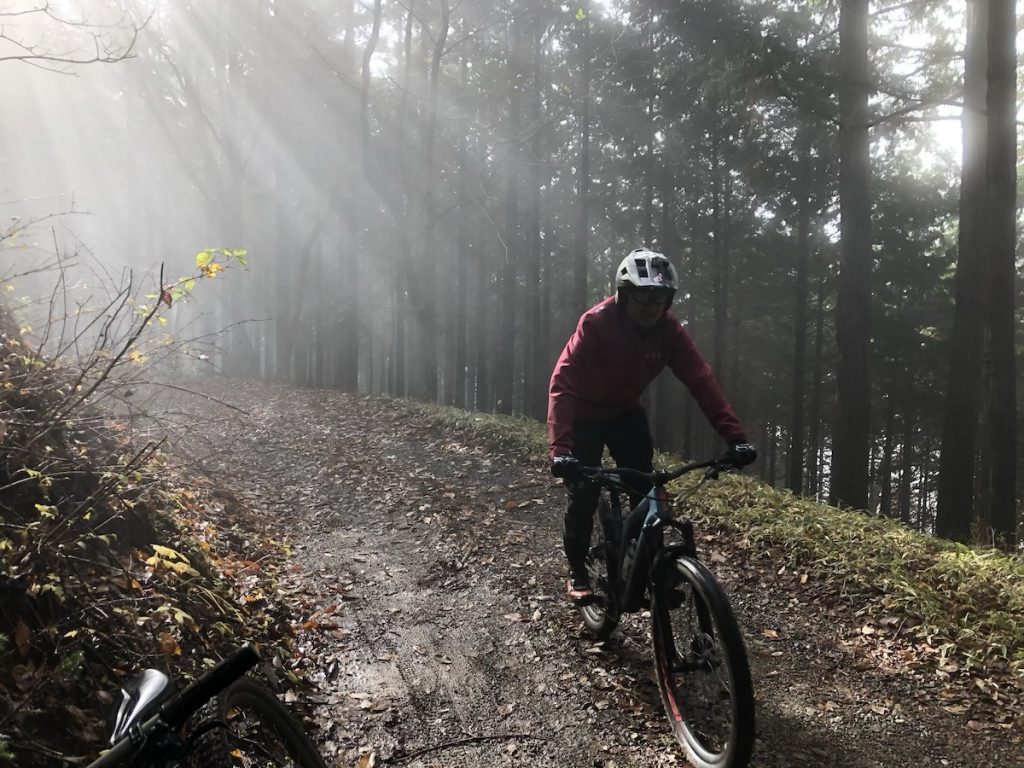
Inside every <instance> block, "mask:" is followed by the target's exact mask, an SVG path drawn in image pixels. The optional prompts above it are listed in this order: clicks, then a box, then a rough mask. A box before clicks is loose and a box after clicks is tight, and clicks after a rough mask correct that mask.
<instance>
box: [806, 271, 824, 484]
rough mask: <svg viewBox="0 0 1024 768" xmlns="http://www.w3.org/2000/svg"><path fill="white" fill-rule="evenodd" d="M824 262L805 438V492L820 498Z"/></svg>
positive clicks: (815, 324)
mask: <svg viewBox="0 0 1024 768" xmlns="http://www.w3.org/2000/svg"><path fill="white" fill-rule="evenodd" d="M826 266H827V260H826V258H825V255H824V254H822V255H821V262H820V266H819V272H818V301H817V308H816V310H815V318H814V365H813V366H812V370H813V373H812V374H811V382H812V383H811V414H810V415H811V424H810V429H809V430H808V436H807V443H808V445H807V490H808V491H809V492H810V494H811V495H812V496H813V497H814V498H815V499H819V498H821V372H822V368H823V365H824V364H823V362H822V355H823V353H824V349H825V271H826Z"/></svg>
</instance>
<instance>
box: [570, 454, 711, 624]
mask: <svg viewBox="0 0 1024 768" xmlns="http://www.w3.org/2000/svg"><path fill="white" fill-rule="evenodd" d="M728 466H731V465H728ZM702 468H706V469H707V473H706V475H707V476H709V477H714V476H717V474H718V471H719V470H721V469H723V468H726V465H723V464H722V462H720V461H710V462H699V463H697V464H688V465H684V466H681V467H678V468H676V469H675V470H671V471H669V472H654V473H644V472H639V471H635V470H629V469H624V468H622V469H606V470H601V471H600V472H599V473H595V474H594V475H593V476H592V477H591V478H590V479H592V480H594V479H597V478H598V477H600V480H599V481H598V482H600V483H601V484H602V486H603V487H602V498H603V499H606V500H607V501H606V506H605V507H604V509H602V505H601V504H599V505H598V509H599V517H600V518H601V520H600V524H601V525H602V526H603V528H604V534H605V540H606V541H607V542H608V543H609V544H611V548H612V550H613V551H612V553H611V557H609V558H607V560H606V564H607V567H608V578H609V581H610V583H611V592H612V595H613V597H614V599H615V601H616V604H617V606H618V608H619V610H620V611H622V612H624V613H632V612H635V611H638V610H640V609H641V608H643V607H645V602H646V601H645V598H646V596H647V595H648V594H649V591H650V587H651V584H652V579H653V574H655V573H657V571H658V567H659V566H660V564H661V562H662V561H663V560H664V559H666V558H673V557H678V556H685V557H691V558H694V559H696V558H697V547H696V542H695V539H694V534H693V522H692V521H690V520H689V519H685V520H677V519H676V518H675V516H674V515H673V512H672V505H671V503H670V501H669V497H668V491H667V489H666V487H665V486H666V483H667V482H668V481H669V480H672V479H674V478H676V477H679V476H681V475H683V474H685V473H686V472H690V471H693V470H696V469H702ZM623 475H627V476H629V475H632V476H634V477H637V478H638V479H641V480H643V481H646V482H651V489H650V490H649V491H648V492H647V494H646V495H645V496H644V497H643V499H642V500H641V501H640V503H639V504H638V505H637V506H636V507H634V508H633V509H632V510H631V511H630V512H629V514H627V515H623V514H622V503H621V500H620V495H619V494H620V493H622V492H625V493H628V492H629V490H630V487H629V485H628V484H627V483H626V482H625V480H623V479H622V476H623ZM641 509H643V511H639V510H641ZM634 515H643V518H642V521H641V522H640V528H639V531H638V533H637V535H636V553H635V555H634V557H633V558H632V559H631V561H629V562H626V557H625V555H626V553H627V548H628V547H629V545H630V541H629V539H630V536H629V534H630V531H629V530H627V529H628V528H630V527H631V526H630V523H631V522H633V523H635V522H636V521H635V519H633V516H634ZM667 528H671V529H674V530H676V531H678V532H679V534H680V537H681V539H682V541H681V542H680V543H675V544H668V545H666V544H665V541H664V532H665V529H667Z"/></svg>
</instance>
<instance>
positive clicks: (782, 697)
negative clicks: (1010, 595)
mask: <svg viewBox="0 0 1024 768" xmlns="http://www.w3.org/2000/svg"><path fill="white" fill-rule="evenodd" d="M220 386H222V387H223V391H222V392H217V394H218V395H219V396H221V397H223V398H225V399H228V400H231V399H232V395H235V396H236V397H237V396H240V399H241V400H242V401H244V402H247V403H250V404H252V419H251V420H250V421H248V422H244V423H243V422H238V423H236V424H235V425H234V426H233V427H224V426H223V423H222V422H217V423H218V425H219V426H218V428H217V430H214V431H213V432H211V434H210V435H209V440H210V442H211V444H212V445H214V446H215V447H216V453H215V457H214V459H213V462H212V464H211V466H210V467H209V469H210V470H211V471H215V472H218V473H220V474H222V475H227V476H229V477H231V478H232V479H233V481H234V482H235V483H237V486H238V487H239V488H240V489H242V494H243V495H244V496H246V497H248V501H249V503H251V504H252V505H253V506H255V507H258V508H264V509H266V510H267V513H268V515H275V516H277V517H278V518H279V519H283V520H286V521H287V522H288V523H289V525H290V526H291V528H292V540H293V542H294V543H295V544H296V549H295V553H294V554H295V559H296V562H298V563H299V564H301V566H302V568H303V572H302V574H301V578H302V579H303V580H305V582H306V583H307V584H308V587H309V591H310V593H313V594H321V595H323V600H324V601H325V604H326V602H329V601H330V600H333V599H335V598H334V597H333V596H334V595H336V594H338V593H339V589H340V592H341V593H343V596H344V599H342V600H341V605H340V608H339V609H338V610H337V612H336V614H335V619H336V621H337V623H338V627H339V628H338V630H337V631H336V633H335V634H333V635H327V636H325V637H324V638H321V639H320V641H319V642H320V643H321V644H323V643H324V642H327V643H333V646H331V647H330V650H329V653H325V654H324V657H323V659H322V662H321V664H320V668H319V669H318V672H317V674H316V675H315V682H317V684H318V685H319V687H320V690H321V692H322V695H321V696H319V697H318V698H317V699H316V701H315V703H316V704H317V706H316V708H315V710H314V716H315V718H316V720H317V722H318V723H319V725H320V733H319V734H318V737H319V739H320V741H321V743H322V745H323V746H324V750H325V752H326V753H327V754H328V755H329V756H331V757H332V758H333V759H334V761H335V764H336V765H338V766H354V765H357V762H358V761H359V760H360V756H362V761H363V762H362V763H361V765H362V766H366V765H369V759H368V757H367V756H368V755H369V754H371V753H372V754H373V755H374V758H375V761H376V764H377V765H409V766H414V767H415V766H418V767H419V768H425V767H426V766H459V768H478V767H479V768H483V767H484V766H492V765H502V766H504V765H508V766H532V765H541V764H543V765H552V766H558V767H561V766H566V767H571V768H575V767H576V766H580V767H586V768H590V767H597V768H623V767H625V766H678V765H683V764H684V762H685V761H684V760H683V758H682V755H681V752H680V751H679V750H678V749H677V748H676V747H675V745H674V742H673V741H672V739H671V736H670V734H669V729H668V726H667V724H666V723H665V722H664V720H663V715H662V713H661V706H660V701H659V697H658V693H657V688H656V685H655V684H654V681H653V675H652V669H651V667H652V663H651V656H650V650H649V633H648V631H647V626H646V621H645V619H644V618H643V617H642V616H629V617H625V620H624V621H623V625H622V626H621V627H620V628H619V629H618V630H617V631H616V633H615V634H614V635H613V637H612V638H611V639H610V640H609V641H607V642H605V643H595V642H594V640H593V639H592V638H590V637H588V636H587V635H586V634H585V633H584V632H583V631H582V624H581V622H580V621H579V619H578V617H577V616H576V614H575V612H574V611H572V610H571V609H570V607H569V606H568V605H567V604H566V603H565V602H564V601H563V600H562V597H561V590H562V585H561V578H562V576H563V570H564V564H563V562H562V555H561V551H560V541H561V537H560V520H561V513H560V510H561V506H562V503H563V498H564V496H563V492H562V490H561V488H560V486H559V485H558V484H556V483H555V482H553V481H551V480H550V479H549V478H548V477H547V476H546V474H545V473H544V471H543V468H542V467H541V466H539V465H538V464H537V463H536V462H530V461H527V460H524V459H522V458H520V457H516V456H514V455H510V454H508V453H502V452H500V451H498V452H495V451H488V450H486V449H484V448H482V447H480V446H479V445H476V444H474V442H473V438H471V437H465V436H462V435H459V434H457V433H455V432H451V433H442V432H441V430H438V429H434V428H429V427H426V426H423V425H421V424H417V423H415V422H414V421H413V420H412V418H411V417H410V416H409V415H408V413H407V412H405V411H404V410H403V406H402V404H401V403H400V402H395V401H388V400H384V399H374V398H364V397H359V396H353V395H345V394H341V393H334V392H323V391H317V390H301V389H290V388H287V387H283V386H280V385H271V384H264V383H255V382H229V381H224V382H221V384H220ZM206 389H207V391H210V387H209V386H207V387H206ZM716 535H718V536H724V534H716ZM709 538H713V537H709ZM726 544H727V542H724V541H720V542H714V541H711V542H710V543H709V544H708V546H707V547H706V549H709V550H713V552H711V554H712V555H714V552H717V551H718V548H719V545H723V548H724V549H725V550H726V551H727V554H729V553H730V552H732V553H734V550H729V549H728V547H726V546H724V545H726ZM712 559H713V561H712V562H711V563H710V565H711V567H712V570H714V571H715V572H716V575H718V576H719V577H720V578H721V579H722V581H723V582H724V584H725V587H726V589H727V592H728V593H729V594H730V597H731V599H732V601H733V606H734V609H735V610H736V613H737V615H738V617H739V620H740V623H741V626H742V629H743V631H744V635H745V637H746V640H747V645H748V655H749V656H750V659H751V665H752V671H753V675H754V684H755V691H756V692H757V716H758V738H757V742H756V744H755V755H754V762H753V765H754V766H756V768H789V767H790V766H813V767H814V768H818V767H820V768H874V767H876V766H878V767H881V766H886V767H887V768H889V767H893V768H899V767H901V766H907V767H910V766H914V767H915V768H916V766H924V765H927V766H933V765H934V766H943V765H958V766H969V767H970V768H982V767H983V766H995V765H999V766H1005V765H1024V753H1022V752H1021V748H1020V743H1019V741H1011V739H1009V738H1003V739H998V738H993V737H990V736H989V735H987V734H977V733H969V732H965V731H964V730H963V729H962V727H961V726H962V723H958V722H957V720H956V718H953V717H951V716H949V715H948V714H947V713H944V712H942V711H941V709H940V708H939V707H938V706H936V707H934V710H932V709H921V708H916V709H915V708H914V707H913V703H914V702H913V701H911V694H913V693H914V690H913V689H914V686H915V685H916V684H917V681H916V679H915V678H913V677H912V676H902V677H901V676H895V675H892V674H890V673H883V672H879V671H877V670H871V669H863V668H860V667H859V666H856V667H855V666H854V665H855V664H857V665H860V662H862V661H863V660H862V659H861V660H854V659H852V658H851V657H850V655H849V653H847V652H843V651H839V650H837V645H836V642H837V637H838V636H839V633H840V631H841V628H839V627H826V628H822V627H821V626H820V622H818V621H817V617H815V616H814V613H815V610H816V609H815V607H814V606H809V605H802V604H800V601H799V599H798V598H797V597H794V596H792V595H790V594H787V592H786V591H785V589H784V587H783V585H781V583H780V582H779V580H778V579H773V578H772V577H771V573H772V571H767V572H766V571H765V568H766V566H765V564H764V563H762V562H761V561H758V560H757V559H756V558H750V559H748V560H744V561H743V562H734V561H732V560H728V561H726V560H724V559H722V556H721V555H714V557H713V558H712ZM716 560H717V561H716ZM339 585H341V587H343V588H339ZM780 628H781V629H784V630H785V631H784V632H782V633H781V634H780V633H778V632H777V630H779V629H780ZM772 632H775V633H776V635H777V636H775V637H773V636H771V633H772ZM822 633H825V634H824V635H823V634H822ZM829 633H830V634H829ZM879 690H884V691H886V692H887V694H886V695H887V696H889V697H890V698H892V699H894V700H897V701H903V700H906V702H907V703H906V705H905V706H904V707H903V708H902V709H899V708H896V709H894V710H893V712H894V713H896V712H898V714H899V716H898V717H897V716H895V714H893V715H891V716H882V715H878V714H874V713H873V712H872V710H871V708H870V705H871V703H872V699H871V697H872V696H873V695H877V692H878V691H879ZM378 710H379V711H378ZM524 735H525V736H526V737H524ZM473 739H476V741H472V740H473ZM432 747H434V748H436V749H434V750H433V751H427V752H425V753H423V754H421V755H420V756H418V757H415V758H412V759H405V757H404V756H407V755H410V754H412V753H416V752H417V751H418V750H429V749H430V748H432Z"/></svg>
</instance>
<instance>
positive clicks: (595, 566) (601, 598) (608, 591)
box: [579, 496, 619, 639]
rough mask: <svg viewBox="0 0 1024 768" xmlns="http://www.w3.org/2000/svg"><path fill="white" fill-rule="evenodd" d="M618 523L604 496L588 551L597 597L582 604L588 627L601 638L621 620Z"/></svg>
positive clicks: (591, 583)
mask: <svg viewBox="0 0 1024 768" xmlns="http://www.w3.org/2000/svg"><path fill="white" fill-rule="evenodd" d="M614 525H615V522H614V520H613V515H612V512H611V509H610V507H609V505H608V500H607V499H606V498H604V497H603V496H602V497H601V499H600V501H599V502H598V508H597V521H596V525H595V526H594V532H593V534H592V539H591V547H590V550H589V551H588V552H587V564H586V567H587V576H588V577H589V578H590V586H591V589H593V590H594V598H593V600H591V601H590V602H588V603H586V604H584V605H581V606H579V611H580V616H582V617H583V623H584V624H586V625H587V629H589V630H590V631H591V632H593V633H594V634H595V635H596V636H597V637H599V638H602V639H603V638H606V637H608V636H609V635H610V634H611V633H612V632H613V631H614V630H615V627H616V626H618V623H619V604H618V600H616V597H615V578H616V573H618V569H617V568H616V567H615V557H616V553H617V549H616V547H615V543H614V542H615V538H614V536H615V532H614V530H613V529H612V526H614Z"/></svg>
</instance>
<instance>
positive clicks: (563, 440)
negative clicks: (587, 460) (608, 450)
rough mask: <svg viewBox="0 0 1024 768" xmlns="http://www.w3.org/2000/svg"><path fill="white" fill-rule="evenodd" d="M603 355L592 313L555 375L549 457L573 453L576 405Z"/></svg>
mask: <svg viewBox="0 0 1024 768" xmlns="http://www.w3.org/2000/svg"><path fill="white" fill-rule="evenodd" d="M599 351H600V341H599V339H598V332H597V327H596V323H595V318H594V316H593V315H592V314H590V313H587V314H584V315H583V317H581V318H580V322H579V325H578V326H577V327H576V332H575V333H573V335H572V336H571V337H569V341H568V342H566V345H565V348H564V349H563V350H562V354H561V355H559V357H558V362H557V363H555V369H554V371H552V373H551V382H550V385H549V386H548V453H549V455H550V456H551V457H554V456H557V455H559V454H564V453H571V452H572V443H573V440H572V425H573V421H574V420H575V416H576V403H577V401H578V399H579V396H580V390H581V386H582V385H583V383H584V382H585V381H586V377H587V375H588V374H587V369H588V367H589V366H590V365H591V361H592V360H593V359H594V356H595V355H596V354H597V353H598V352H599Z"/></svg>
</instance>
